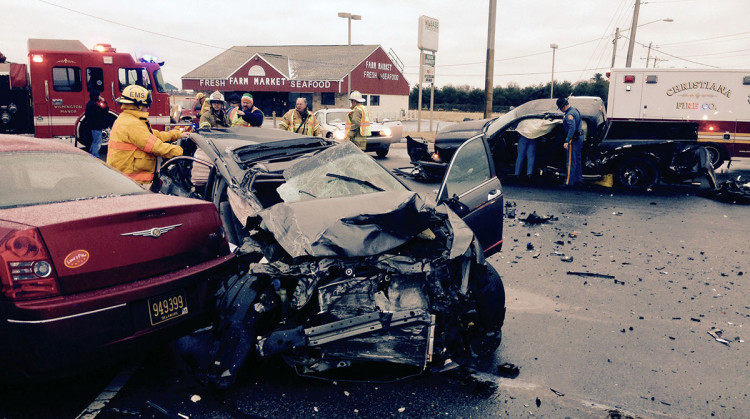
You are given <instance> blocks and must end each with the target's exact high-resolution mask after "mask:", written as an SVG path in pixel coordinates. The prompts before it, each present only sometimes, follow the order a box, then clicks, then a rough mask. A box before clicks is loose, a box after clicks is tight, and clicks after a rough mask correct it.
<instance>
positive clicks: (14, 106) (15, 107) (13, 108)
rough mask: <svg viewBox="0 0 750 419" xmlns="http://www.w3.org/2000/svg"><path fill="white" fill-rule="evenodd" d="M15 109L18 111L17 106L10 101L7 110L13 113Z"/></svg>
mask: <svg viewBox="0 0 750 419" xmlns="http://www.w3.org/2000/svg"><path fill="white" fill-rule="evenodd" d="M17 111H18V106H16V104H15V103H11V104H10V105H8V112H10V113H11V114H14V113H16V112H17Z"/></svg>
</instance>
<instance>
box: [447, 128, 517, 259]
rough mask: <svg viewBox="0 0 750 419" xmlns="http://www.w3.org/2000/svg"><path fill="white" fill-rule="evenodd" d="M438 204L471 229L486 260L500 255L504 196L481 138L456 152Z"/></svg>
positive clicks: (464, 144) (473, 139) (479, 136)
mask: <svg viewBox="0 0 750 419" xmlns="http://www.w3.org/2000/svg"><path fill="white" fill-rule="evenodd" d="M437 203H438V204H441V203H446V204H447V205H448V206H449V207H450V208H451V209H452V210H453V211H454V212H455V213H456V214H458V215H459V216H460V217H461V218H463V220H464V222H466V224H468V225H469V227H471V229H472V230H473V231H474V234H475V235H476V237H477V239H478V240H479V243H480V244H481V245H482V248H484V255H485V257H489V256H491V255H493V254H495V253H497V252H499V251H500V249H501V247H502V243H503V192H502V185H501V184H500V179H498V178H497V174H496V173H495V166H494V164H493V162H492V158H491V152H490V148H489V146H488V145H487V142H486V141H485V139H484V136H482V135H478V136H476V137H472V138H470V139H469V140H468V141H466V142H465V143H463V144H462V145H461V147H459V148H458V150H456V153H455V154H454V155H453V158H452V159H451V162H450V164H449V165H448V170H447V171H446V173H445V177H444V178H443V183H442V185H440V189H439V190H438V194H437Z"/></svg>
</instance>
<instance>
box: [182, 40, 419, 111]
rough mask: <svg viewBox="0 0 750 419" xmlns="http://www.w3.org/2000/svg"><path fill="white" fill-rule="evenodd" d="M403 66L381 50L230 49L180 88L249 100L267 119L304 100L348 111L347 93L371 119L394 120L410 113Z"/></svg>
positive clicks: (333, 47)
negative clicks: (360, 100)
mask: <svg viewBox="0 0 750 419" xmlns="http://www.w3.org/2000/svg"><path fill="white" fill-rule="evenodd" d="M402 70H403V66H402V64H401V63H400V61H399V59H398V57H397V56H396V55H395V54H394V53H393V52H392V51H391V52H390V53H386V52H385V51H384V50H383V48H382V47H381V46H380V45H352V46H348V45H294V46H235V47H231V48H229V49H228V50H226V51H224V52H222V53H221V54H219V55H218V56H216V57H215V58H213V59H211V60H210V61H208V62H206V63H205V64H203V65H201V66H200V67H198V68H196V69H195V70H193V71H191V72H189V73H188V74H185V75H184V76H183V77H182V88H183V89H186V90H195V91H202V92H212V91H215V90H218V91H220V92H222V93H224V95H225V97H227V99H228V98H229V96H230V95H235V97H236V96H241V95H242V94H243V93H245V92H248V93H251V94H252V95H253V98H254V100H255V106H257V107H259V108H260V109H261V110H262V111H263V113H264V114H265V115H266V116H271V114H272V112H275V113H276V115H277V116H280V115H282V114H283V113H284V112H286V111H287V110H289V109H291V108H293V107H294V102H295V101H296V99H297V98H298V97H305V98H307V102H308V105H309V107H310V108H312V110H319V109H325V108H348V107H349V100H348V97H347V91H348V83H349V78H350V77H351V90H358V91H360V92H361V93H362V94H363V95H364V96H365V97H366V99H367V102H366V104H367V106H368V109H369V110H370V114H371V118H373V119H380V120H382V119H386V118H388V119H399V118H401V117H402V115H404V114H405V112H406V111H407V110H408V109H409V83H408V82H407V80H406V79H405V78H404V74H403V71H402Z"/></svg>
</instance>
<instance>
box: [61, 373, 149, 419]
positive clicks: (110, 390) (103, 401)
mask: <svg viewBox="0 0 750 419" xmlns="http://www.w3.org/2000/svg"><path fill="white" fill-rule="evenodd" d="M140 365H141V362H140V360H134V361H131V362H129V363H128V364H127V365H125V366H124V367H123V368H122V370H120V373H119V374H117V376H116V377H115V378H113V379H112V381H110V382H109V384H108V385H107V387H106V388H105V389H104V391H102V392H101V393H100V394H99V395H98V396H96V398H95V399H94V401H92V402H91V404H89V405H88V407H86V408H85V409H83V411H82V412H81V413H79V414H78V416H76V419H93V418H95V417H96V415H98V414H99V413H100V412H101V411H102V409H104V407H105V406H107V403H109V402H110V401H111V400H112V399H113V398H114V397H115V396H116V395H117V393H118V392H119V391H120V390H122V388H123V387H125V384H127V382H128V380H129V379H130V377H132V376H133V374H134V373H135V370H136V369H137V368H138V367H139V366H140Z"/></svg>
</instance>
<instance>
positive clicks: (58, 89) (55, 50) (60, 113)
mask: <svg viewBox="0 0 750 419" xmlns="http://www.w3.org/2000/svg"><path fill="white" fill-rule="evenodd" d="M28 47H29V67H28V71H27V69H26V64H13V63H2V64H0V133H17V134H24V133H33V134H34V136H36V137H39V138H52V137H75V138H76V140H77V141H78V142H80V143H82V144H83V145H84V146H85V147H88V146H89V145H90V144H91V137H90V132H89V129H87V126H86V118H85V117H84V111H85V109H86V103H87V102H88V101H89V92H90V91H92V90H96V91H98V92H100V93H101V96H102V97H103V98H104V100H105V101H106V102H107V104H108V105H109V123H110V127H111V125H112V123H114V121H115V119H116V118H117V115H118V114H119V112H120V106H119V105H118V104H117V102H115V99H116V98H118V97H119V96H120V95H121V94H122V90H123V89H124V88H125V86H127V85H129V84H138V85H141V86H143V87H145V88H146V89H148V90H150V91H151V95H152V97H153V104H152V105H151V108H150V111H149V114H150V116H149V122H150V123H151V125H152V126H153V127H154V128H156V129H160V130H161V129H164V126H165V124H169V122H170V118H169V95H168V94H167V92H166V89H165V87H164V86H165V84H164V80H163V78H162V74H161V65H162V64H163V63H157V62H155V61H156V60H155V59H153V58H152V57H142V58H140V59H139V60H138V61H136V60H135V59H134V58H133V56H132V55H130V54H127V53H118V52H117V51H116V50H115V48H112V46H111V45H109V44H97V45H96V46H95V47H94V49H89V48H86V46H85V45H83V44H82V43H81V42H80V41H71V40H59V39H29V43H28ZM108 140H109V129H106V130H104V134H103V138H102V143H103V145H106V144H107V141H108Z"/></svg>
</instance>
